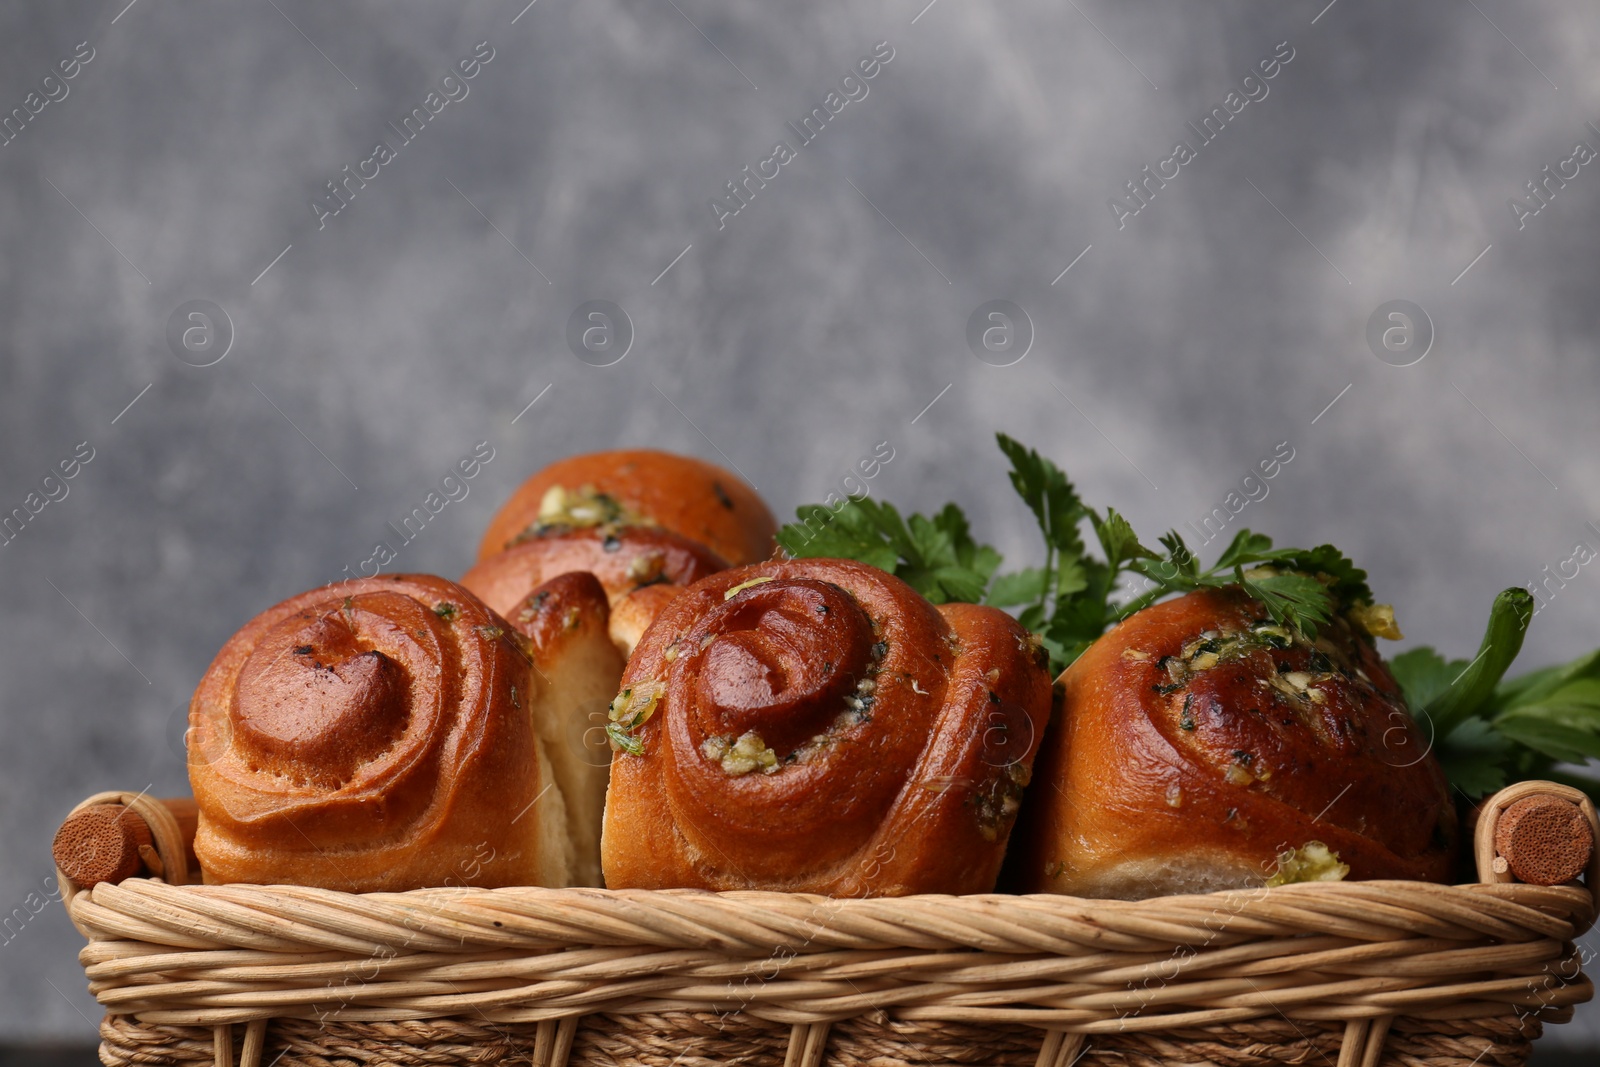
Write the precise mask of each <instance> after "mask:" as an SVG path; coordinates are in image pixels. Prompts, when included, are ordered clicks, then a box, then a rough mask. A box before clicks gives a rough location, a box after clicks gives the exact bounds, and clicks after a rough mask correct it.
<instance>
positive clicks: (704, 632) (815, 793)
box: [602, 559, 1050, 896]
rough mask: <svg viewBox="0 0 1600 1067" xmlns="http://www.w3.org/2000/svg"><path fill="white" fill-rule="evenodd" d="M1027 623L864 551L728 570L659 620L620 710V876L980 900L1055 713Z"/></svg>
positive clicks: (612, 799)
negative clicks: (859, 555) (942, 597)
mask: <svg viewBox="0 0 1600 1067" xmlns="http://www.w3.org/2000/svg"><path fill="white" fill-rule="evenodd" d="M1045 662H1046V661H1045V658H1044V656H1043V654H1042V650H1041V649H1040V648H1039V647H1038V646H1037V645H1036V644H1035V643H1034V642H1033V641H1032V640H1031V639H1030V637H1029V635H1028V633H1027V631H1025V630H1023V629H1022V628H1021V627H1020V626H1019V625H1018V624H1017V623H1016V621H1015V620H1013V619H1012V618H1011V617H1010V616H1009V615H1006V614H1005V613H1004V612H1001V611H998V610H996V609H994V608H988V607H979V606H977V605H973V604H946V605H942V606H940V607H935V606H934V605H932V604H930V603H929V602H928V601H927V600H926V599H924V598H923V597H922V596H921V595H919V594H918V593H917V592H916V591H915V590H913V589H912V588H911V587H910V586H908V585H907V584H906V583H905V582H903V581H901V580H900V579H898V578H896V577H894V576H893V575H890V574H886V573H885V572H883V571H881V570H879V569H877V568H876V567H870V566H868V565H866V564H863V563H856V562H852V561H846V560H827V559H800V560H792V561H787V562H768V563H762V564H759V565H756V566H752V567H740V568H736V569H734V570H729V571H724V572H723V573H721V574H717V575H714V576H712V577H710V578H707V579H705V580H704V581H701V582H698V583H696V584H695V585H693V586H690V587H689V588H688V589H686V590H684V591H683V592H681V593H679V594H678V596H677V597H676V598H675V599H673V600H672V601H671V603H669V604H667V605H666V607H665V609H664V610H663V611H662V612H661V614H660V615H659V616H658V617H657V618H656V621H655V623H654V624H653V625H652V626H651V627H650V629H649V630H648V631H646V633H645V635H644V638H643V640H641V641H640V643H639V647H638V648H637V649H636V650H635V651H634V654H633V657H632V658H631V659H630V660H629V662H628V668H627V671H626V672H625V674H624V676H623V679H622V689H621V693H620V694H619V696H618V698H617V700H616V702H615V703H614V704H613V705H612V716H611V717H612V718H613V720H615V722H614V730H615V731H617V732H618V733H619V735H620V737H621V741H620V742H619V745H620V747H621V748H622V751H620V752H619V753H618V754H617V755H616V756H615V757H614V758H613V761H612V768H611V788H610V792H609V794H608V796H607V799H606V814H605V834H604V838H603V840H602V855H603V860H604V867H605V877H606V885H607V887H608V888H611V889H625V888H637V889H669V888H694V889H717V890H726V889H768V890H783V891H791V892H807V893H825V894H828V895H830V896H891V895H903V894H908V893H981V892H988V891H990V890H992V889H993V888H994V883H995V877H996V875H997V873H998V871H999V868H1000V863H1001V859H1002V857H1003V856H1004V853H1005V849H1006V840H1007V837H1008V836H1009V834H1010V831H1011V827H1012V824H1013V822H1014V820H1015V817H1016V814H1017V810H1018V805H1019V801H1020V798H1021V796H1022V790H1023V786H1024V785H1026V783H1027V781H1028V774H1029V769H1030V767H1031V765H1032V763H1033V756H1034V752H1035V751H1036V749H1037V746H1038V739H1039V733H1040V731H1041V730H1042V729H1043V728H1044V725H1045V721H1046V719H1047V718H1048V716H1049V710H1050V677H1049V673H1048V671H1047V669H1046V666H1045Z"/></svg>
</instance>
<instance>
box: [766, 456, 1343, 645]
mask: <svg viewBox="0 0 1600 1067" xmlns="http://www.w3.org/2000/svg"><path fill="white" fill-rule="evenodd" d="M996 439H997V440H998V442H999V445H1000V450H1001V451H1002V452H1003V453H1004V454H1005V456H1006V458H1007V459H1008V460H1009V461H1010V463H1011V470H1010V477H1011V485H1012V487H1013V488H1014V489H1015V490H1016V492H1017V495H1018V496H1020V497H1021V498H1022V500H1023V502H1024V503H1025V504H1027V506H1028V510H1029V511H1031V512H1032V513H1033V517H1034V521H1035V522H1036V523H1037V524H1038V526H1039V532H1040V534H1041V536H1042V537H1043V539H1044V547H1045V556H1044V564H1043V566H1039V567H1028V568H1024V569H1022V570H1017V571H1009V572H1005V573H999V568H1000V562H1001V560H1000V554H999V553H998V552H996V551H995V550H994V549H993V548H991V547H990V546H988V545H984V544H979V543H978V542H977V541H976V540H974V539H973V536H972V531H971V524H970V523H968V521H967V518H966V515H965V514H964V513H963V512H962V511H961V509H960V508H959V507H957V506H956V505H955V504H946V505H945V506H944V508H943V510H941V511H939V512H938V513H937V514H935V515H933V516H931V517H928V516H923V515H917V514H912V515H909V516H906V517H904V518H902V516H901V515H900V512H899V511H898V510H897V509H896V508H895V507H894V505H892V504H887V503H880V502H878V501H874V500H871V499H868V498H862V499H853V500H849V501H847V502H846V503H844V504H843V505H841V506H840V507H839V508H838V509H837V510H834V509H832V508H829V507H826V506H823V505H818V504H813V505H807V506H805V507H802V508H800V509H799V510H798V511H797V512H796V514H797V516H798V517H799V519H800V520H801V521H800V522H799V523H796V524H791V525H788V526H785V527H783V528H782V529H781V530H779V531H778V543H779V544H780V545H782V546H783V548H784V549H785V550H786V551H788V552H789V554H790V555H793V556H827V557H834V558H846V559H855V560H860V561H862V562H864V563H870V564H872V565H874V566H876V567H879V568H882V569H883V570H886V571H889V572H890V573H892V574H895V575H897V576H898V577H900V578H903V579H904V580H905V581H906V582H908V583H909V584H910V585H911V586H912V587H913V588H914V589H916V590H917V591H918V592H919V593H921V594H922V595H923V596H926V597H927V598H928V599H929V600H932V601H933V602H934V603H936V604H939V603H945V602H947V601H952V600H962V601H968V602H972V603H986V604H991V605H994V606H996V607H1001V608H1017V609H1020V610H1019V611H1018V613H1017V619H1018V621H1020V622H1021V623H1022V624H1023V625H1024V626H1026V627H1028V629H1030V630H1032V631H1033V632H1034V633H1036V634H1038V635H1039V637H1040V639H1041V640H1042V641H1043V642H1044V645H1045V648H1046V649H1047V650H1048V651H1049V653H1050V659H1051V668H1052V670H1055V671H1061V670H1063V669H1065V668H1066V666H1067V665H1068V664H1070V663H1072V661H1073V660H1075V659H1077V658H1078V656H1079V655H1081V654H1082V652H1083V650H1084V649H1086V648H1088V647H1089V645H1090V644H1091V643H1093V642H1094V640H1095V639H1096V638H1098V637H1099V636H1100V635H1101V634H1103V633H1105V631H1106V629H1107V628H1109V627H1110V626H1111V625H1112V624H1113V623H1115V622H1116V621H1117V620H1119V619H1122V618H1125V617H1127V616H1128V615H1131V614H1132V613H1133V612H1135V611H1138V610H1139V609H1140V608H1143V607H1147V606H1148V605H1150V604H1153V603H1155V602H1156V601H1157V600H1159V599H1161V598H1162V597H1164V596H1167V595H1168V594H1171V593H1186V592H1191V591H1193V590H1196V589H1203V588H1218V587H1221V586H1225V585H1233V584H1238V585H1241V586H1243V587H1244V589H1245V590H1246V591H1247V592H1248V593H1250V595H1251V596H1254V597H1256V598H1257V599H1258V600H1260V601H1261V602H1262V604H1264V605H1265V606H1266V609H1267V611H1268V612H1269V613H1270V614H1271V616H1272V618H1273V619H1274V620H1275V621H1277V622H1278V623H1280V624H1282V625H1287V626H1293V627H1295V628H1297V629H1299V630H1300V631H1301V632H1303V633H1305V634H1307V635H1308V636H1315V635H1316V632H1317V627H1318V626H1321V625H1325V624H1326V623H1327V622H1328V620H1329V619H1331V618H1332V617H1333V615H1334V613H1335V612H1337V611H1341V610H1348V609H1349V608H1352V607H1356V606H1359V605H1365V604H1369V603H1370V602H1371V600H1372V592H1371V590H1370V589H1369V588H1368V587H1367V575H1366V572H1365V571H1363V570H1360V569H1359V568H1357V567H1356V566H1355V565H1354V564H1352V563H1351V562H1350V561H1349V560H1348V559H1346V558H1345V557H1344V556H1343V555H1342V554H1341V553H1340V552H1339V551H1338V549H1336V548H1334V547H1333V546H1332V545H1321V546H1319V547H1317V548H1314V549H1310V550H1307V549H1300V548H1274V547H1273V545H1272V539H1271V538H1269V537H1266V536H1265V535H1263V534H1258V533H1254V532H1253V531H1250V530H1241V531H1239V533H1238V535H1237V536H1235V537H1234V539H1233V541H1232V543H1230V544H1229V545H1228V547H1227V548H1226V549H1224V550H1223V552H1222V555H1221V556H1220V557H1219V558H1218V559H1217V561H1216V562H1215V563H1214V564H1212V565H1211V566H1210V567H1209V568H1206V569H1201V567H1200V561H1199V559H1198V557H1196V556H1195V554H1194V553H1193V552H1192V551H1190V549H1189V547H1188V545H1186V544H1185V543H1184V541H1183V538H1182V537H1180V536H1179V535H1178V533H1177V531H1176V530H1173V531H1169V532H1168V533H1166V534H1164V535H1162V537H1160V538H1159V539H1158V543H1159V544H1160V545H1161V546H1162V548H1164V549H1165V550H1166V551H1165V552H1157V551H1154V550H1152V549H1150V548H1148V547H1146V546H1145V545H1144V544H1143V542H1141V541H1140V540H1139V537H1138V535H1137V534H1136V533H1135V532H1134V530H1133V526H1132V525H1131V524H1130V523H1129V522H1128V520H1127V519H1126V518H1125V517H1124V516H1123V515H1121V514H1119V513H1118V512H1117V510H1116V509H1115V508H1106V509H1105V510H1104V511H1099V510H1096V509H1095V508H1092V507H1090V506H1089V505H1088V504H1085V503H1084V502H1083V500H1082V498H1080V497H1079V496H1078V491H1077V489H1076V488H1074V487H1073V485H1072V482H1071V481H1069V480H1068V478H1067V476H1066V474H1065V473H1064V472H1063V471H1062V470H1061V468H1060V467H1058V466H1056V465H1055V464H1054V463H1053V462H1051V461H1050V460H1049V459H1047V458H1045V457H1044V456H1041V455H1040V454H1039V453H1038V452H1036V451H1035V450H1033V449H1031V448H1028V447H1027V446H1026V445H1023V444H1022V443H1021V442H1019V441H1017V440H1015V439H1013V438H1011V437H1009V436H1007V435H1006V434H997V435H996ZM1085 527H1087V531H1088V533H1089V534H1091V535H1092V536H1093V538H1094V541H1095V543H1096V547H1097V548H1098V553H1096V551H1094V550H1093V549H1091V547H1090V545H1089V543H1088V541H1087V539H1086V537H1085ZM1247 568H1249V569H1247ZM1129 575H1139V576H1142V577H1143V578H1144V579H1145V580H1146V582H1147V583H1148V588H1147V589H1146V590H1145V591H1144V592H1142V593H1140V594H1138V595H1136V596H1133V597H1132V598H1131V599H1123V597H1124V589H1123V587H1124V585H1125V584H1126V582H1125V579H1126V578H1127V576H1129Z"/></svg>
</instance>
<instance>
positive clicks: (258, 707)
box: [188, 575, 605, 892]
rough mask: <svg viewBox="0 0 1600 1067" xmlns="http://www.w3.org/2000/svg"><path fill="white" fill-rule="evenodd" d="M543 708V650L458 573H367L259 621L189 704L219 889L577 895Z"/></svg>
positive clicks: (231, 644) (204, 833) (220, 659)
mask: <svg viewBox="0 0 1600 1067" xmlns="http://www.w3.org/2000/svg"><path fill="white" fill-rule="evenodd" d="M602 606H603V605H602ZM603 629H604V626H603V622H602V624H601V626H600V631H599V632H600V633H601V634H602V636H601V638H600V640H601V641H602V643H604V640H605V639H604V637H603ZM546 696H547V694H544V693H541V692H540V691H539V689H538V681H537V675H536V674H535V672H534V671H533V670H532V661H531V660H530V658H529V645H528V642H527V640H526V639H525V638H523V637H522V636H521V635H520V634H518V633H516V632H515V631H514V630H512V629H511V628H510V626H509V625H508V624H507V623H506V621H505V620H504V619H502V618H501V617H500V616H498V615H496V614H495V613H494V612H492V611H490V610H489V609H488V608H487V607H485V606H484V605H483V603H482V602H481V601H479V600H478V598H477V597H475V596H473V595H472V594H471V593H469V592H468V591H467V590H465V589H463V588H461V587H460V586H458V585H456V584H455V583H453V582H448V581H445V580H444V579H442V578H434V577H430V576H426V575H409V576H396V577H392V578H391V577H379V578H365V579H359V580H356V581H352V582H345V583H341V584H339V585H337V586H329V587H325V588H322V589H317V590H313V591H311V592H308V593H302V594H301V595H299V596H296V597H292V598H291V599H289V600H286V601H284V602H283V603H282V604H279V605H277V606H276V607H274V608H271V609H269V610H267V611H265V612H263V613H262V614H261V615H258V616H257V617H256V618H254V619H252V620H251V621H250V622H249V623H247V624H246V625H245V627H244V628H243V629H242V630H240V631H239V632H238V633H237V634H235V635H234V636H233V637H232V638H231V639H230V640H229V641H228V642H227V644H225V645H224V646H223V648H222V650H221V651H220V652H219V653H218V654H217V657H216V659H215V660H214V661H213V662H212V664H211V667H210V669H209V670H207V672H206V674H205V677H204V678H202V679H201V682H200V685H199V688H198V689H197V690H196V691H195V694H194V699H193V701H192V702H191V704H190V709H189V737H188V744H189V778H190V782H191V784H192V785H193V787H194V795H195V799H196V800H197V801H198V803H199V809H200V825H199V831H198V833H197V834H196V836H195V853H196V855H197V856H198V857H199V859H200V863H201V867H202V869H203V871H204V874H205V878H206V881H208V882H254V883H293V884H296V885H309V886H320V887H324V888H328V889H339V890H345V891H349V892H370V891H377V890H405V889H414V888H420V887H423V886H437V885H478V886H502V885H524V884H530V885H557V886H560V885H566V884H569V883H570V881H571V880H572V879H573V862H574V859H573V848H572V842H571V827H569V825H568V819H567V811H566V805H565V802H564V798H563V795H562V791H561V789H560V788H559V786H558V785H557V784H556V777H555V775H554V772H553V768H552V766H551V762H550V760H549V759H548V758H547V755H546V751H545V745H544V742H543V741H542V740H541V739H540V736H539V732H538V730H537V729H536V719H538V720H540V721H541V723H543V720H546V719H549V718H552V717H553V716H554V715H555V714H556V712H557V710H558V709H556V708H553V707H546V706H544V703H545V702H546V701H545V697H546ZM545 728H546V729H547V730H548V729H549V727H548V725H545Z"/></svg>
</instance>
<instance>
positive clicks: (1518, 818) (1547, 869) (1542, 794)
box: [1474, 782, 1600, 907]
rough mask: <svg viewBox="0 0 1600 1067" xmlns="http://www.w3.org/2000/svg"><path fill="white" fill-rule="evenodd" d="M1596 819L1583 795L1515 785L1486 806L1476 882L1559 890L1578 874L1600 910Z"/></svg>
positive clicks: (1548, 785) (1599, 823)
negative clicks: (1520, 884) (1549, 887)
mask: <svg viewBox="0 0 1600 1067" xmlns="http://www.w3.org/2000/svg"><path fill="white" fill-rule="evenodd" d="M1596 841H1600V818H1597V816H1596V814H1595V808H1594V803H1593V802H1592V801H1590V799H1589V797H1588V796H1587V795H1586V794H1585V793H1583V792H1582V791H1581V790H1578V789H1574V788H1572V787H1571V786H1567V785H1559V784H1557V783H1555V782H1518V783H1516V784H1515V785H1509V786H1506V788H1504V789H1502V790H1500V792H1498V793H1496V794H1494V795H1493V796H1492V797H1490V798H1489V799H1488V800H1486V801H1484V803H1483V807H1482V809H1481V810H1480V812H1479V815H1478V827H1477V832H1476V835H1475V841H1474V849H1475V858H1476V859H1477V863H1478V880H1479V881H1482V882H1490V883H1497V882H1527V883H1529V884H1532V885H1563V884H1565V883H1567V882H1570V881H1573V880H1574V879H1576V878H1577V877H1578V876H1579V875H1580V874H1581V875H1584V876H1585V881H1586V882H1587V883H1588V887H1589V892H1590V893H1591V894H1594V895H1595V898H1596V906H1597V907H1600V849H1596V848H1595V842H1596Z"/></svg>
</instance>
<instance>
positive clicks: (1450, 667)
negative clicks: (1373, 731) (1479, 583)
mask: <svg viewBox="0 0 1600 1067" xmlns="http://www.w3.org/2000/svg"><path fill="white" fill-rule="evenodd" d="M1533 609H1534V601H1533V596H1532V594H1530V593H1529V592H1528V591H1527V590H1526V589H1516V588H1513V589H1507V590H1505V591H1504V592H1502V593H1500V594H1499V595H1498V596H1496V597H1495V599H1494V606H1493V608H1492V609H1491V610H1490V612H1489V623H1488V626H1487V627H1486V629H1485V632H1484V635H1483V642H1482V643H1481V644H1480V646H1479V649H1478V654H1477V655H1476V656H1475V657H1473V658H1472V659H1470V660H1446V659H1445V658H1444V657H1443V656H1441V655H1439V654H1438V653H1437V652H1435V651H1434V650H1433V649H1431V648H1427V647H1422V648H1413V649H1411V650H1410V651H1407V652H1403V653H1401V654H1400V655H1398V656H1396V657H1394V659H1392V660H1390V662H1389V669H1390V671H1391V672H1392V673H1393V674H1394V677H1395V680H1396V681H1398V682H1399V683H1400V688H1401V689H1402V690H1404V692H1405V695H1406V702H1407V703H1408V704H1409V705H1410V706H1411V709H1412V714H1413V715H1415V716H1416V718H1417V719H1418V720H1419V721H1420V722H1422V723H1423V725H1424V732H1428V731H1430V730H1431V733H1432V736H1433V750H1434V753H1435V754H1436V755H1437V756H1438V757H1439V762H1440V764H1441V765H1443V767H1444V770H1445V774H1446V776H1447V777H1448V778H1449V779H1450V781H1451V782H1452V783H1453V784H1454V785H1455V786H1456V788H1458V789H1460V790H1461V791H1462V792H1463V793H1464V794H1466V795H1467V796H1468V797H1469V798H1471V799H1476V798H1478V797H1480V796H1483V795H1485V794H1487V793H1492V792H1494V791H1495V790H1496V789H1499V788H1501V787H1503V786H1504V785H1506V784H1507V783H1508V782H1512V781H1519V780H1523V779H1528V778H1545V779H1549V780H1551V781H1556V782H1564V783H1566V784H1567V785H1571V786H1575V787H1577V788H1579V789H1582V790H1584V791H1585V792H1587V793H1588V794H1589V795H1590V796H1591V797H1594V798H1595V799H1596V800H1597V801H1600V783H1597V782H1595V781H1594V780H1593V779H1590V778H1584V777H1580V776H1578V775H1572V774H1566V773H1563V772H1561V771H1558V770H1556V769H1555V765H1556V764H1558V763H1583V762H1585V761H1587V760H1590V759H1594V758H1596V757H1600V650H1596V651H1594V652H1590V653H1588V654H1587V655H1583V656H1580V657H1578V658H1577V659H1575V660H1573V661H1572V662H1571V663H1567V664H1563V665H1560V666H1555V667H1545V668H1543V669H1541V670H1535V671H1529V672H1528V673H1526V674H1522V675H1519V676H1518V677H1516V678H1512V679H1510V680H1505V677H1504V676H1505V673H1506V669H1507V668H1508V667H1510V666H1511V663H1512V661H1513V660H1514V659H1516V656H1517V653H1518V652H1519V651H1520V650H1521V648H1522V639H1523V636H1524V635H1525V634H1526V633H1527V630H1528V624H1529V623H1531V622H1532V621H1533Z"/></svg>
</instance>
